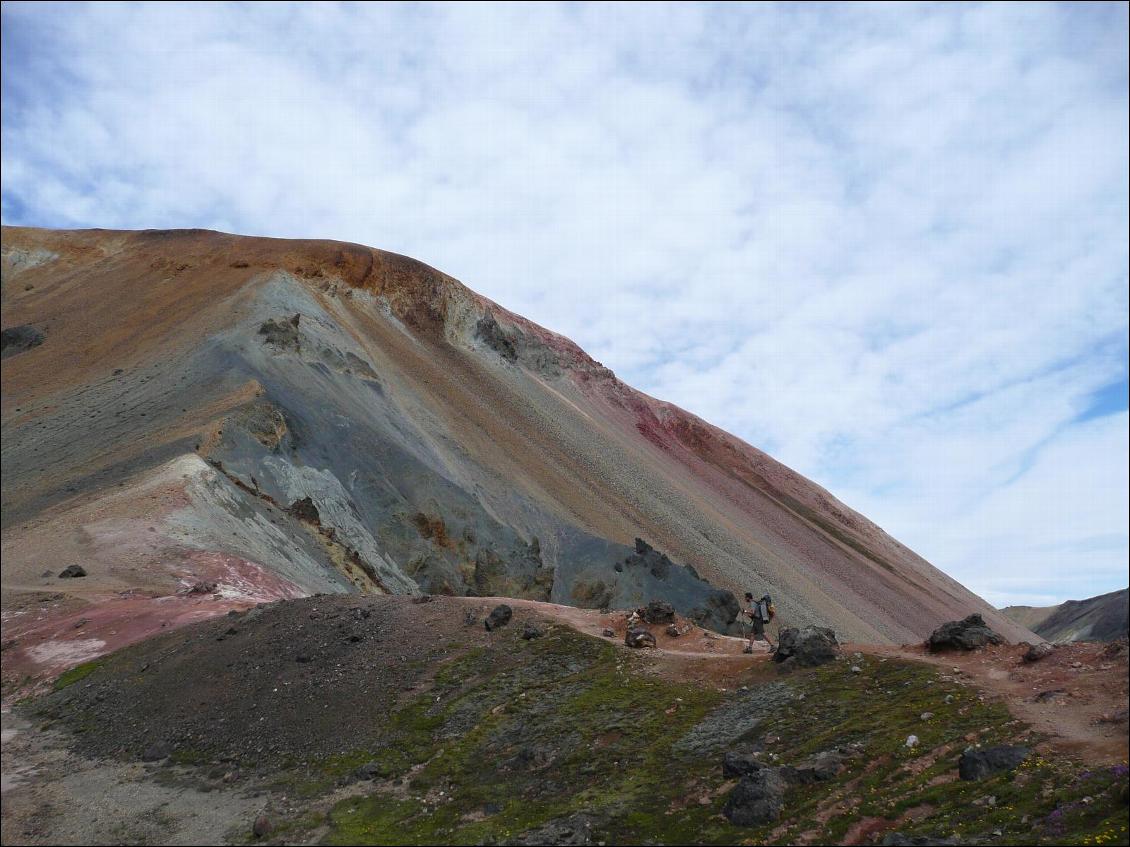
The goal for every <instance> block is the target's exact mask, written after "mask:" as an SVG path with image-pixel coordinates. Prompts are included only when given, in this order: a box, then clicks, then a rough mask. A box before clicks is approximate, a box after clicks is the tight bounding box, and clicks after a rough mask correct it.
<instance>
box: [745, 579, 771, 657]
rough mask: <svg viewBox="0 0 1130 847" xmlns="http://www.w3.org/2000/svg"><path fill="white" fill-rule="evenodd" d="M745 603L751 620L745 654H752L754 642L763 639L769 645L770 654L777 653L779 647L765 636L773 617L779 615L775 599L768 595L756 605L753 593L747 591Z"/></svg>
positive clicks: (746, 613) (746, 611)
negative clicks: (774, 602)
mask: <svg viewBox="0 0 1130 847" xmlns="http://www.w3.org/2000/svg"><path fill="white" fill-rule="evenodd" d="M745 602H746V608H745V615H746V617H748V618H749V644H747V645H746V648H745V650H744V651H743V652H745V653H752V652H753V642H754V641H757V640H758V639H762V638H763V639H765V643H766V644H768V645H769V652H770V653H775V652H776V651H777V646H776V645H775V644H774V643H773V642H772V641H770V640H769V636H768V635H766V634H765V625H766V624H767V623H769V621H771V620H773V617H774V616H775V615H776V614H777V610H776V609H774V608H773V598H772V597H770V596H769V595H768V594H766V595H765V596H764V597H762V598H761V599H760V600H758V601H757V602H756V603H755V602H754V600H753V592H751V591H747V592H746V593H745Z"/></svg>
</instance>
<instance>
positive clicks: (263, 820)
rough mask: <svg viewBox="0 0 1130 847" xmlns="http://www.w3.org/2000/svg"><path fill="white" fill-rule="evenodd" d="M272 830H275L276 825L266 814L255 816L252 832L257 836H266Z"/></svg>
mask: <svg viewBox="0 0 1130 847" xmlns="http://www.w3.org/2000/svg"><path fill="white" fill-rule="evenodd" d="M272 830H274V827H273V826H271V819H270V818H269V817H267V816H266V815H259V817H257V818H255V823H253V824H252V825H251V834H252V835H254V836H255V837H256V838H266V837H267V836H268V835H270V834H271V832H272Z"/></svg>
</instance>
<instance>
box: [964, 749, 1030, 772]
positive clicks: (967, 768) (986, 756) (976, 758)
mask: <svg viewBox="0 0 1130 847" xmlns="http://www.w3.org/2000/svg"><path fill="white" fill-rule="evenodd" d="M1031 752H1032V751H1031V750H1029V749H1028V748H1027V747H1019V746H1011V745H1004V746H1001V747H986V748H984V749H983V750H966V751H965V752H964V753H962V754H961V759H960V760H958V763H957V773H958V776H960V777H961V778H962V779H966V780H974V779H985V778H986V777H989V776H992V775H993V774H995V773H1001V772H1002V771H1010V770H1013V769H1014V768H1016V767H1017V766H1018V765H1019V764H1020V763H1021V762H1023V761H1024V760H1025V759H1027V758H1028V755H1029V754H1030V753H1031Z"/></svg>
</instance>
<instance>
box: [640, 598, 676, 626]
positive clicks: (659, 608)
mask: <svg viewBox="0 0 1130 847" xmlns="http://www.w3.org/2000/svg"><path fill="white" fill-rule="evenodd" d="M643 619H644V620H645V621H647V622H648V623H654V624H659V623H674V622H675V608H674V607H673V606H672V605H671V604H670V603H668V602H667V601H666V600H652V601H651V602H650V603H648V604H647V606H646V607H645V608H644V610H643Z"/></svg>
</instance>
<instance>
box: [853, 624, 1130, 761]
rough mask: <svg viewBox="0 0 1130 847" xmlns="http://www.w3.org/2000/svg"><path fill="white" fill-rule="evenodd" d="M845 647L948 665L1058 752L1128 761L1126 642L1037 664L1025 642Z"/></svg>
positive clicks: (1073, 648)
mask: <svg viewBox="0 0 1130 847" xmlns="http://www.w3.org/2000/svg"><path fill="white" fill-rule="evenodd" d="M846 649H847V650H848V651H851V650H858V651H860V652H862V653H866V654H869V655H874V656H889V657H891V658H899V659H909V660H911V661H916V662H926V663H927V664H931V665H936V666H937V667H939V668H943V669H945V670H946V671H947V672H948V673H950V674H952V677H953V678H954V680H955V681H957V682H966V683H971V684H973V685H975V686H977V687H978V688H980V689H982V690H983V691H984V692H985V693H986V694H988V695H990V696H997V697H1000V698H1002V699H1003V701H1004V702H1005V704H1006V705H1007V706H1008V709H1009V711H1010V712H1012V714H1013V715H1015V716H1016V717H1018V718H1020V719H1021V720H1023V721H1024V722H1026V723H1028V724H1030V725H1031V726H1032V727H1033V728H1034V729H1036V730H1037V731H1039V732H1041V733H1045V734H1047V735H1048V736H1049V740H1048V745H1049V746H1050V747H1051V748H1052V749H1054V750H1056V751H1057V752H1059V753H1061V754H1065V755H1068V756H1072V757H1076V758H1084V759H1085V760H1086V761H1088V762H1091V763H1094V764H1096V765H1098V764H1117V763H1120V762H1125V761H1126V760H1127V754H1128V744H1127V734H1126V725H1127V721H1126V704H1127V696H1128V674H1127V649H1126V644H1125V642H1121V643H1119V642H1114V643H1112V644H1097V643H1087V642H1077V643H1074V644H1064V645H1060V646H1058V647H1057V648H1056V650H1055V652H1054V653H1052V654H1051V655H1050V656H1048V657H1047V658H1045V659H1042V660H1041V661H1038V662H1025V661H1024V660H1023V656H1024V653H1025V652H1026V650H1027V647H1025V646H1022V645H1001V646H998V647H987V648H983V649H981V650H975V651H972V652H969V653H959V652H945V653H930V652H929V651H927V650H926V649H925V648H924V647H922V646H919V645H915V646H910V645H904V646H902V647H884V646H879V645H873V644H850V645H847V647H846ZM1120 710H1121V718H1120V719H1117V716H1118V713H1119V711H1120ZM1112 718H1115V719H1113V720H1112Z"/></svg>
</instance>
